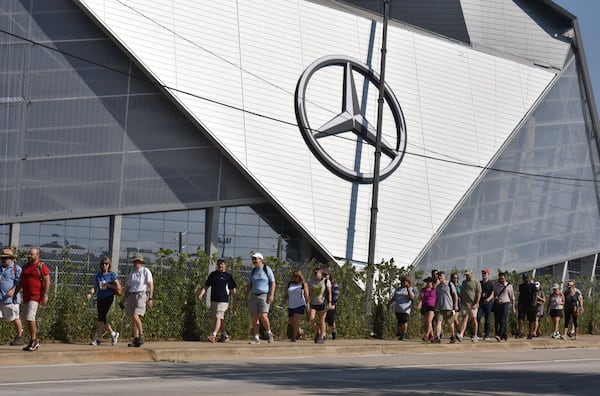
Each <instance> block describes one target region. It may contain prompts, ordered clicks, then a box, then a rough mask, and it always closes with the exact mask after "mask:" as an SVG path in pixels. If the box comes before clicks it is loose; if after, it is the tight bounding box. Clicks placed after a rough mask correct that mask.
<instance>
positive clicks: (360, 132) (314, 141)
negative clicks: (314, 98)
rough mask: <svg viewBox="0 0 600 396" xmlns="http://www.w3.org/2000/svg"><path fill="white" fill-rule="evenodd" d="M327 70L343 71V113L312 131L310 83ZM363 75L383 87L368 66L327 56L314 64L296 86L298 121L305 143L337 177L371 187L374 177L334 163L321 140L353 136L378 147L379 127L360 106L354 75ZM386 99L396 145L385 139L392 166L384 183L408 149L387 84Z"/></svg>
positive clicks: (383, 148)
mask: <svg viewBox="0 0 600 396" xmlns="http://www.w3.org/2000/svg"><path fill="white" fill-rule="evenodd" d="M325 67H342V68H343V92H342V111H341V112H340V113H339V114H337V115H335V116H334V117H333V118H331V119H330V120H329V121H327V122H325V124H323V125H321V126H320V127H319V128H316V129H313V128H311V127H310V124H309V121H308V116H307V109H306V100H307V98H306V90H307V85H308V81H309V80H310V78H311V77H312V75H313V74H314V73H315V72H317V71H318V70H320V69H322V68H325ZM355 71H356V72H358V73H360V74H361V75H362V76H363V77H364V78H365V79H367V80H368V81H369V82H370V83H371V84H373V85H375V86H376V87H377V88H379V86H380V84H381V83H380V80H379V77H378V76H377V75H376V74H375V73H374V72H373V71H372V70H371V69H370V68H369V67H368V66H366V65H364V64H362V63H360V62H358V61H356V60H353V59H351V58H347V57H342V56H327V57H323V58H320V59H318V60H316V61H315V62H313V63H312V64H311V65H309V66H308V68H307V69H306V70H305V71H304V73H303V74H302V76H301V77H300V79H299V80H298V84H297V86H296V96H295V100H296V103H295V104H296V106H295V107H296V108H295V110H296V120H297V121H298V127H299V128H300V131H301V132H302V136H303V137H304V140H305V141H306V143H307V144H308V146H309V148H310V149H311V151H312V152H313V154H314V155H315V156H316V157H317V159H319V161H320V162H321V163H322V164H323V165H324V166H325V167H326V168H328V169H329V170H330V171H332V172H333V173H335V174H336V175H338V176H340V177H342V178H344V179H346V180H349V181H353V182H358V183H371V182H372V181H373V174H372V173H368V172H367V173H363V172H359V171H356V170H354V169H350V168H348V167H346V166H343V165H342V164H340V162H339V161H337V160H335V159H334V155H332V154H330V153H328V152H326V151H325V149H324V148H323V146H322V145H321V144H320V143H319V140H321V139H325V138H329V137H331V136H335V135H339V134H342V133H347V132H351V133H354V134H355V135H357V137H358V139H357V141H363V142H366V143H367V144H369V145H370V146H373V147H374V146H375V145H376V144H377V129H376V126H375V125H373V124H372V123H370V122H369V120H368V119H367V118H366V117H365V116H364V111H363V109H362V108H361V104H360V103H359V95H358V91H357V89H356V83H355V78H354V72H355ZM384 97H385V102H386V104H387V106H388V107H389V108H390V110H391V113H392V115H393V118H394V122H395V124H396V142H395V144H391V143H390V142H389V141H388V140H387V139H386V138H384V137H383V136H382V138H381V145H380V148H381V151H382V153H383V154H385V155H386V156H387V157H389V159H390V161H389V164H388V165H387V167H386V168H385V169H383V170H382V171H381V172H380V178H381V179H382V180H383V179H385V178H386V177H388V176H389V175H390V174H391V173H393V172H394V170H396V168H397V167H398V166H399V165H400V162H401V161H402V158H403V156H404V151H405V149H406V126H405V122H404V116H403V114H402V110H401V108H400V105H399V104H398V101H397V100H396V98H395V96H394V94H393V93H392V91H391V89H390V88H389V87H388V86H387V84H384Z"/></svg>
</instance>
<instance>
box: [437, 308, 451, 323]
mask: <svg viewBox="0 0 600 396" xmlns="http://www.w3.org/2000/svg"><path fill="white" fill-rule="evenodd" d="M453 317H454V311H447V310H443V311H435V319H436V320H438V321H441V320H445V321H449V320H450V319H452V318H453Z"/></svg>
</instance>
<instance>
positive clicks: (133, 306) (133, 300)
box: [125, 292, 148, 316]
mask: <svg viewBox="0 0 600 396" xmlns="http://www.w3.org/2000/svg"><path fill="white" fill-rule="evenodd" d="M147 303H148V294H146V292H141V293H130V294H128V295H127V304H126V306H125V308H126V309H125V312H126V313H127V315H128V316H133V315H138V316H144V315H145V314H146V304H147Z"/></svg>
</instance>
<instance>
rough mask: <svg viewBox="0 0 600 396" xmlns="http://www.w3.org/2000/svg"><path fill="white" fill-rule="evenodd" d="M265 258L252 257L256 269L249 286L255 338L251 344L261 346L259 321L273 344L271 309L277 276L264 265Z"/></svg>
mask: <svg viewBox="0 0 600 396" xmlns="http://www.w3.org/2000/svg"><path fill="white" fill-rule="evenodd" d="M263 260H264V257H263V255H262V254H261V253H258V252H257V253H254V254H253V255H252V265H254V268H253V269H252V272H251V273H250V281H249V284H248V296H247V297H249V298H248V311H250V316H251V321H252V332H253V335H254V336H253V337H252V339H251V340H250V344H260V337H259V328H260V324H259V320H260V322H261V323H262V325H263V327H264V328H265V330H266V332H267V336H268V337H269V343H271V342H273V333H271V323H270V322H269V307H270V305H271V303H272V302H273V298H274V297H275V275H273V271H272V270H271V268H269V267H268V266H266V265H265V264H264V263H263Z"/></svg>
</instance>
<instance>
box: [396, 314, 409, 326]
mask: <svg viewBox="0 0 600 396" xmlns="http://www.w3.org/2000/svg"><path fill="white" fill-rule="evenodd" d="M409 317H410V315H409V314H407V313H404V312H396V320H398V324H399V325H401V324H404V323H408V318H409Z"/></svg>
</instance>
